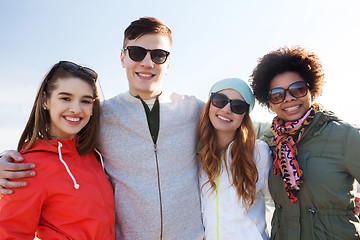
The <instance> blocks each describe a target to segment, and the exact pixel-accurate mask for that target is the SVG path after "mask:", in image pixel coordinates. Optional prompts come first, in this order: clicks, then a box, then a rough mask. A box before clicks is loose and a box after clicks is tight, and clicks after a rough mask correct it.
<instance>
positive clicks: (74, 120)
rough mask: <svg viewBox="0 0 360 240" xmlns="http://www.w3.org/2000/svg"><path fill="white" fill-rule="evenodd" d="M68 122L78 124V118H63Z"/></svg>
mask: <svg viewBox="0 0 360 240" xmlns="http://www.w3.org/2000/svg"><path fill="white" fill-rule="evenodd" d="M64 118H65V119H66V120H67V121H69V122H80V117H64Z"/></svg>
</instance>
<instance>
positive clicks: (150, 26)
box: [123, 17, 172, 48]
mask: <svg viewBox="0 0 360 240" xmlns="http://www.w3.org/2000/svg"><path fill="white" fill-rule="evenodd" d="M146 34H161V35H164V36H167V37H168V38H169V40H170V44H172V37H171V30H170V29H169V28H168V27H167V26H166V25H165V24H163V23H162V22H160V21H159V20H158V19H156V18H153V17H143V18H140V19H138V20H135V21H133V22H132V23H131V24H130V25H129V26H128V27H127V28H126V29H125V32H124V43H123V48H125V47H126V45H127V43H128V42H129V40H134V39H138V38H140V37H142V36H144V35H146Z"/></svg>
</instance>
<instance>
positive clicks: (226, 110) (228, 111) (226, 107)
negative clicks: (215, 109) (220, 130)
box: [222, 102, 231, 113]
mask: <svg viewBox="0 0 360 240" xmlns="http://www.w3.org/2000/svg"><path fill="white" fill-rule="evenodd" d="M222 110H223V111H224V112H226V113H231V107H230V102H228V103H227V104H226V105H225V107H223V108H222Z"/></svg>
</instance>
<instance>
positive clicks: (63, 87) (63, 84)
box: [52, 77, 93, 96]
mask: <svg viewBox="0 0 360 240" xmlns="http://www.w3.org/2000/svg"><path fill="white" fill-rule="evenodd" d="M63 92H65V93H68V94H71V95H78V96H84V95H87V96H91V95H93V89H92V86H90V84H88V83H87V82H86V81H85V80H82V79H80V78H77V77H71V78H59V79H57V80H56V85H55V89H54V90H53V91H52V93H53V94H52V95H55V94H56V95H57V94H59V93H63Z"/></svg>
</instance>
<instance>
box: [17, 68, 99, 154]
mask: <svg viewBox="0 0 360 240" xmlns="http://www.w3.org/2000/svg"><path fill="white" fill-rule="evenodd" d="M73 77H76V78H79V79H81V80H83V81H85V82H86V83H88V84H89V86H90V87H91V88H92V89H93V97H94V103H93V112H92V116H91V117H90V120H89V122H88V123H87V124H86V126H85V127H84V128H83V129H81V130H80V132H79V133H78V134H77V135H78V140H77V142H76V149H77V151H78V153H79V154H80V155H85V154H88V153H89V152H90V151H92V150H93V149H94V148H95V145H96V144H97V140H98V136H99V132H100V99H99V96H98V89H97V87H96V83H95V80H94V79H93V78H92V77H90V76H89V75H87V74H85V73H84V72H82V71H80V70H78V71H71V72H70V71H68V70H66V69H64V68H63V67H61V65H60V64H59V63H57V64H55V65H54V66H53V67H52V68H51V70H50V71H49V73H48V74H47V75H46V76H45V78H44V80H43V82H42V83H41V85H40V88H39V91H38V93H37V95H36V98H35V101H34V105H33V107H32V110H31V113H30V116H29V119H28V122H27V124H26V126H25V129H24V131H23V133H22V134H21V137H20V140H19V143H18V147H17V149H18V151H20V150H21V149H22V148H23V147H24V145H26V147H25V148H24V151H26V150H28V149H29V148H30V147H31V146H32V145H33V144H34V142H35V140H36V139H44V140H46V141H49V140H50V139H51V136H50V133H49V127H50V121H51V120H50V115H49V112H48V111H47V110H46V109H44V103H45V102H44V100H45V98H44V96H45V97H46V98H49V97H50V95H51V93H52V91H53V90H54V89H56V88H57V81H58V79H60V78H62V79H64V78H73Z"/></svg>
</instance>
